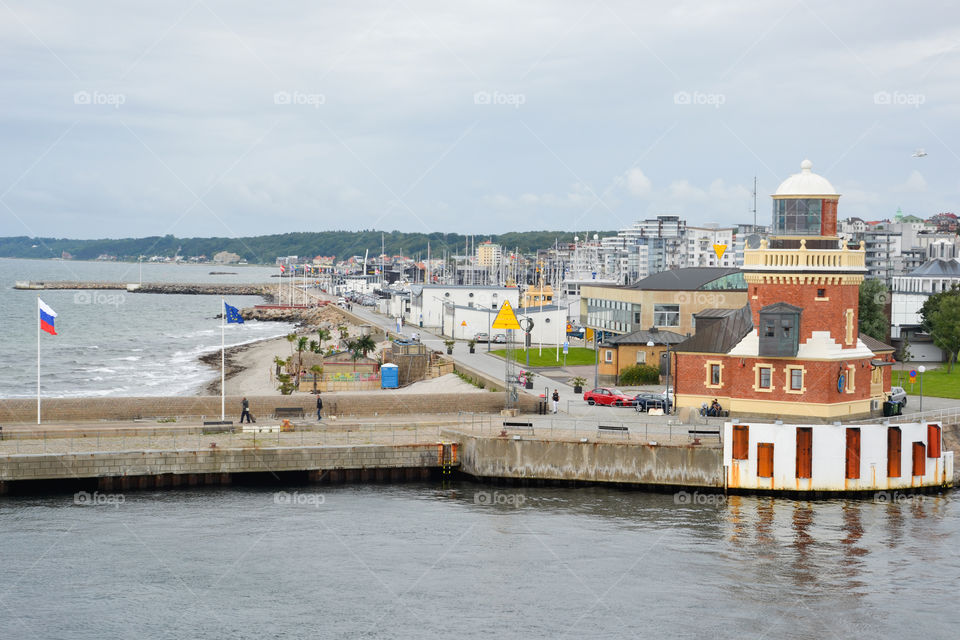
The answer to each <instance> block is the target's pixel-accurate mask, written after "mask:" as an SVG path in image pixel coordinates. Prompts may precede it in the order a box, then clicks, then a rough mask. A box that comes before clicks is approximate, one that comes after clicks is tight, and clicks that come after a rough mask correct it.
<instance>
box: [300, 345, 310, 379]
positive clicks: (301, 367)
mask: <svg viewBox="0 0 960 640" xmlns="http://www.w3.org/2000/svg"><path fill="white" fill-rule="evenodd" d="M308 342H309V339H308V338H307V337H306V336H301V337H300V338H299V339H297V384H299V383H300V372H301V371H303V352H304V351H306V350H307V343H308Z"/></svg>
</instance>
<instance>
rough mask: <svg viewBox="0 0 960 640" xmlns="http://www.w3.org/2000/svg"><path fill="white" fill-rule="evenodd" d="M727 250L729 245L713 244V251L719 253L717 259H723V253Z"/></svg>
mask: <svg viewBox="0 0 960 640" xmlns="http://www.w3.org/2000/svg"><path fill="white" fill-rule="evenodd" d="M726 250H727V245H725V244H715V245H713V252H714V253H715V254H717V260H723V253H724V251H726Z"/></svg>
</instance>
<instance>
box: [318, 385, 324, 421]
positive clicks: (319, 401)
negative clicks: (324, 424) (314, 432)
mask: <svg viewBox="0 0 960 640" xmlns="http://www.w3.org/2000/svg"><path fill="white" fill-rule="evenodd" d="M321 411H323V398H321V397H320V392H319V391H318V392H317V422H320V421H321V420H322V419H323V418H322V416H321V413H320V412H321Z"/></svg>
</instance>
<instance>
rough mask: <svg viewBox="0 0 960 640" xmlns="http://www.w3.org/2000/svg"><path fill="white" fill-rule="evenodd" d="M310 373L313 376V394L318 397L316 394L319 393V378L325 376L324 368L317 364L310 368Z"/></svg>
mask: <svg viewBox="0 0 960 640" xmlns="http://www.w3.org/2000/svg"><path fill="white" fill-rule="evenodd" d="M310 373H312V374H313V393H314V395H316V393H317V378H319V377H320V376H322V375H323V367H321V366H320V365H318V364H315V365H313V366H312V367H310Z"/></svg>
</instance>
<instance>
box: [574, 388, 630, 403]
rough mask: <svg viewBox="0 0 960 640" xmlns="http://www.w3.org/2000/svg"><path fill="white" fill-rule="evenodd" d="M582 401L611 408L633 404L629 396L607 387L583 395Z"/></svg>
mask: <svg viewBox="0 0 960 640" xmlns="http://www.w3.org/2000/svg"><path fill="white" fill-rule="evenodd" d="M583 399H584V400H586V401H587V404H591V405H592V404H602V405H606V406H612V407H629V406H630V405H631V404H632V403H633V398H631V397H630V396H628V395H626V394H625V393H623V392H622V391H617V390H616V389H610V388H608V387H597V388H596V389H594V390H593V391H587V392H586V393H584V394H583Z"/></svg>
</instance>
